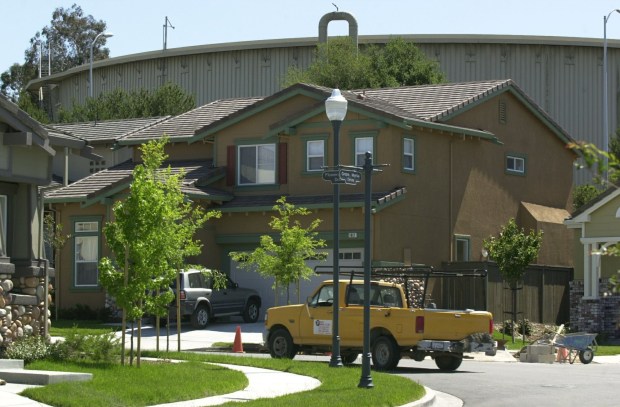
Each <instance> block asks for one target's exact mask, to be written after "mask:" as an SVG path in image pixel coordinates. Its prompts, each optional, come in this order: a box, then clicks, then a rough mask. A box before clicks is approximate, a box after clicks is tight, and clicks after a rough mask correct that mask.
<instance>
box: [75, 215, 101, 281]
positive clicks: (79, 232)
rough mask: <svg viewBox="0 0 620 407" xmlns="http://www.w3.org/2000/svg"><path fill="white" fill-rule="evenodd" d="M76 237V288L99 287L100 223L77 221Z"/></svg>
mask: <svg viewBox="0 0 620 407" xmlns="http://www.w3.org/2000/svg"><path fill="white" fill-rule="evenodd" d="M73 231H74V233H75V235H74V236H75V237H74V252H75V263H74V268H73V269H74V280H73V284H74V286H75V287H98V286H99V270H98V268H97V264H98V263H99V222H98V221H75V222H74V224H73Z"/></svg>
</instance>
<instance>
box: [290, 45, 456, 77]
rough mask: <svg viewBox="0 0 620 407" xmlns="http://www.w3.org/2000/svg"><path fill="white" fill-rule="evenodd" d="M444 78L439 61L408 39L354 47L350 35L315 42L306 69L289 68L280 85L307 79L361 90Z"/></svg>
mask: <svg viewBox="0 0 620 407" xmlns="http://www.w3.org/2000/svg"><path fill="white" fill-rule="evenodd" d="M444 80H445V77H444V75H443V73H442V72H441V71H440V70H439V64H437V62H434V61H431V60H429V59H428V58H427V57H426V55H424V53H423V52H422V51H421V50H420V49H419V48H418V47H417V46H416V45H415V44H414V43H412V42H407V41H405V40H403V39H402V38H395V39H392V40H390V41H389V42H388V43H387V44H386V45H385V46H377V45H369V46H366V47H360V49H359V50H358V49H357V48H356V47H355V44H354V42H353V41H351V39H350V38H348V37H341V38H334V39H331V40H330V41H329V42H327V43H322V44H319V45H318V47H317V50H316V54H315V60H314V62H313V63H312V64H311V65H310V66H309V67H308V69H306V70H301V69H298V68H290V69H289V70H288V71H287V73H286V76H285V79H284V85H285V86H288V85H292V84H294V83H297V82H307V83H314V84H317V85H322V86H327V87H330V88H340V89H361V88H383V87H393V86H410V85H426V84H431V83H441V82H443V81H444Z"/></svg>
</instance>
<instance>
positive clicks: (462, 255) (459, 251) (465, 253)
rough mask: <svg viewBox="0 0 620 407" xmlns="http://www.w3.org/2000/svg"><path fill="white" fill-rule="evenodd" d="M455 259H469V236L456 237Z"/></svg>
mask: <svg viewBox="0 0 620 407" xmlns="http://www.w3.org/2000/svg"><path fill="white" fill-rule="evenodd" d="M454 243H455V244H454V251H455V256H454V260H455V261H469V236H455V237H454Z"/></svg>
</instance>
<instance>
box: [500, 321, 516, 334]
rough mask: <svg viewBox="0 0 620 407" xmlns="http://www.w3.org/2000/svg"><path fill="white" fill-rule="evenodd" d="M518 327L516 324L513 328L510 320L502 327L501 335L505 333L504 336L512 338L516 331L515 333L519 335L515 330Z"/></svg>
mask: <svg viewBox="0 0 620 407" xmlns="http://www.w3.org/2000/svg"><path fill="white" fill-rule="evenodd" d="M516 327H517V323H516V322H515V323H514V326H513V321H512V320H510V319H507V320H505V321H504V323H503V325H502V329H501V330H500V332H501V333H503V334H504V335H508V336H512V332H513V331H514V332H515V333H517V331H516V330H515V329H514V328H516Z"/></svg>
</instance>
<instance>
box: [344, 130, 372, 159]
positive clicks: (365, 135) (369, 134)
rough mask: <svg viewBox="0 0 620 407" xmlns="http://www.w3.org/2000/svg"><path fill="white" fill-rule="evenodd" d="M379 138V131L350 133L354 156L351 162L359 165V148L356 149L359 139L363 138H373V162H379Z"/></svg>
mask: <svg viewBox="0 0 620 407" xmlns="http://www.w3.org/2000/svg"><path fill="white" fill-rule="evenodd" d="M378 136H379V131H378V130H369V131H355V132H349V137H350V140H351V151H352V154H353V159H352V160H351V162H352V163H353V165H357V148H356V141H357V139H361V138H372V151H371V153H372V162H373V163H376V162H377V137H378ZM363 165H364V163H361V165H359V167H361V166H363Z"/></svg>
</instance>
